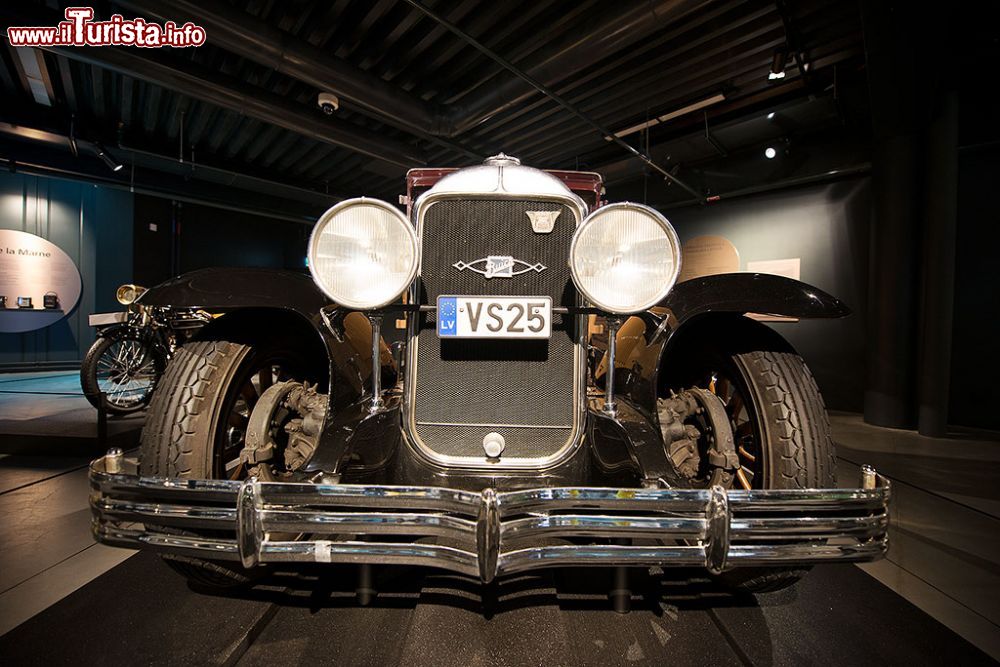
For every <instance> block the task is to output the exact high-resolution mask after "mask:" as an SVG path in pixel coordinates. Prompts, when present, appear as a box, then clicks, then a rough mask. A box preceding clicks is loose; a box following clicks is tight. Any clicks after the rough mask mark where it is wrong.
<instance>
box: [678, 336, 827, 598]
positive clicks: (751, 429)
mask: <svg viewBox="0 0 1000 667" xmlns="http://www.w3.org/2000/svg"><path fill="white" fill-rule="evenodd" d="M693 358H697V359H701V360H703V362H701V363H700V366H701V367H700V368H689V369H688V371H687V373H686V374H685V376H686V377H685V381H686V382H688V383H691V384H695V385H697V386H701V387H705V388H707V389H709V391H711V392H713V393H714V394H716V395H717V396H718V397H719V398H720V399H721V400H722V401H723V403H724V404H725V405H726V412H727V414H728V416H729V419H730V426H731V427H732V429H733V435H734V440H735V445H736V449H737V455H738V457H739V463H740V467H739V469H738V470H737V472H736V476H735V479H734V482H733V488H736V489H808V488H832V487H835V486H836V481H837V479H836V454H835V451H834V444H833V439H832V438H831V435H830V422H829V418H828V417H827V413H826V406H825V405H824V403H823V397H822V395H821V394H820V392H819V387H817V385H816V381H815V379H814V378H813V375H812V373H811V372H810V371H809V368H808V366H806V363H805V361H804V360H803V359H802V357H800V356H799V355H797V354H795V353H794V352H790V351H782V350H750V351H744V350H741V351H732V350H727V349H725V348H722V347H719V346H713V347H712V348H711V349H707V350H703V351H701V352H699V353H697V354H695V355H693ZM687 386H690V384H688V385H687ZM808 570H809V568H802V567H797V568H740V569H736V570H731V571H729V572H726V573H724V574H722V575H721V578H722V580H723V581H724V582H725V583H726V584H727V585H730V586H732V587H734V588H736V589H738V590H743V591H747V592H753V593H763V592H770V591H776V590H780V589H782V588H785V587H787V586H790V585H792V584H794V583H795V582H796V581H798V580H799V579H800V578H801V577H802V576H803V575H804V574H805V573H806V572H808Z"/></svg>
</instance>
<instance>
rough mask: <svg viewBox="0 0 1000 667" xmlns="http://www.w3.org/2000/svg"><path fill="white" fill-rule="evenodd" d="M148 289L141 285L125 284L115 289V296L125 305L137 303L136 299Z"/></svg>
mask: <svg viewBox="0 0 1000 667" xmlns="http://www.w3.org/2000/svg"><path fill="white" fill-rule="evenodd" d="M145 291H146V288H145V287H140V286H139V285H130V284H125V285H122V286H121V287H119V288H118V289H117V290H115V298H116V299H117V300H118V303H120V304H121V305H123V306H131V305H132V304H133V303H135V300H136V299H138V298H139V297H140V296H142V293H143V292H145Z"/></svg>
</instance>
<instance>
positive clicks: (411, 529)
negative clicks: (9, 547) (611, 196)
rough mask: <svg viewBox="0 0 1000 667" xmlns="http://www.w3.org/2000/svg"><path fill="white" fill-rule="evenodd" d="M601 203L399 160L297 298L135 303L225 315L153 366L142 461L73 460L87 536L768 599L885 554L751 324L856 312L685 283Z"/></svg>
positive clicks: (782, 357) (575, 189)
mask: <svg viewBox="0 0 1000 667" xmlns="http://www.w3.org/2000/svg"><path fill="white" fill-rule="evenodd" d="M602 192H603V189H602V186H601V179H600V177H599V176H598V175H596V174H589V173H582V172H556V171H553V172H546V171H541V170H538V169H533V168H529V167H526V166H522V165H521V164H520V162H519V161H518V160H516V159H514V158H511V157H507V156H504V155H502V154H501V155H498V156H496V157H493V158H490V159H488V160H486V162H485V163H484V164H482V165H480V166H475V167H470V168H465V169H459V170H454V169H420V170H413V171H411V172H410V173H409V175H408V188H407V195H406V196H404V197H403V198H402V199H401V203H402V204H405V207H406V211H407V213H408V215H404V214H403V213H402V212H401V211H400V210H399V208H397V207H396V206H394V205H391V204H389V203H386V202H383V201H378V200H374V199H368V198H359V199H352V200H349V201H343V202H341V203H339V204H337V205H336V206H334V207H333V208H331V209H330V210H329V211H327V212H326V213H325V214H323V216H322V217H321V218H320V219H319V221H318V223H317V224H316V227H315V229H314V231H313V233H312V237H311V240H310V243H309V251H308V258H309V270H310V272H311V273H312V279H310V278H309V277H308V276H305V275H303V274H297V273H294V272H274V271H265V270H253V269H211V270H203V271H196V272H194V273H190V274H186V275H182V276H180V277H178V278H175V279H173V280H170V281H167V282H166V283H163V284H161V285H159V286H156V287H154V288H152V289H150V290H149V291H147V292H146V293H145V294H143V295H142V297H141V298H140V303H142V304H144V305H146V306H163V307H168V306H169V307H172V308H191V309H199V310H207V311H210V312H213V313H222V315H221V316H220V317H217V318H216V319H215V320H214V321H212V322H211V323H209V324H208V325H206V326H205V327H204V328H203V329H201V330H200V331H199V332H198V333H197V335H196V336H195V337H194V338H193V340H191V341H189V342H187V343H186V344H184V345H183V346H182V347H180V348H179V349H178V350H177V351H176V353H175V355H174V356H173V358H172V359H171V361H170V363H169V365H168V367H167V369H166V372H165V374H164V376H163V378H162V380H161V381H160V385H159V387H158V389H157V392H156V393H155V395H154V398H153V400H152V403H151V405H150V408H149V416H148V420H147V423H146V426H145V429H144V431H143V434H142V446H141V455H140V457H139V459H138V461H132V460H130V459H126V458H125V457H123V455H122V453H121V451H118V450H112V451H111V452H109V453H108V454H107V455H106V456H104V457H102V458H100V459H98V460H96V461H95V462H94V463H93V464H92V466H91V473H90V474H91V481H92V487H93V496H92V506H93V511H94V516H95V521H94V530H95V535H96V538H97V539H98V540H99V541H101V542H104V543H107V544H114V545H121V546H125V547H137V546H139V547H144V548H150V549H154V550H157V551H160V552H162V554H163V556H164V557H165V558H166V559H167V560H168V562H169V563H170V564H171V565H172V566H173V567H174V568H175V569H177V570H178V571H180V572H182V573H183V574H184V575H186V576H188V577H189V578H191V579H193V580H196V581H199V582H202V583H207V584H215V585H231V584H237V583H243V582H247V581H251V580H252V579H253V578H254V575H255V574H256V573H258V572H260V571H261V570H262V569H264V567H265V566H267V565H268V564H272V563H286V562H313V563H356V564H359V565H361V566H362V569H364V568H365V567H367V566H368V565H370V564H390V565H391V564H417V565H427V566H433V567H439V568H446V569H448V570H452V571H456V572H459V573H464V574H466V575H469V576H472V577H476V578H479V579H481V580H482V581H483V582H490V581H492V580H494V579H495V578H496V577H499V576H502V575H506V574H509V573H514V572H520V571H524V570H529V569H532V568H539V567H553V566H606V567H612V566H613V567H617V568H624V567H635V566H641V567H649V566H660V567H667V566H688V567H690V566H696V567H705V568H707V569H708V570H709V571H710V572H711V573H713V574H714V575H718V576H719V577H721V578H723V579H724V580H725V581H726V582H728V583H729V584H732V585H734V586H739V587H743V588H747V589H751V590H766V589H774V588H779V587H782V586H785V585H787V584H789V583H791V582H793V581H795V580H796V578H797V577H799V576H800V575H801V574H802V572H804V570H805V569H806V568H808V566H809V565H811V564H814V563H820V562H828V561H860V560H871V559H876V558H879V557H881V556H882V555H883V554H884V552H885V550H886V546H887V541H886V524H887V504H888V501H889V486H888V483H887V481H886V480H885V479H884V478H883V477H881V476H879V475H877V474H876V473H875V471H874V470H873V469H871V468H870V467H867V466H865V467H863V468H862V472H861V479H860V481H859V482H858V483H857V488H836V479H835V467H836V464H835V458H834V449H833V443H832V441H831V438H830V429H829V424H828V421H827V416H826V412H825V408H824V405H823V400H822V398H821V396H820V393H819V390H818V389H817V386H816V383H815V381H814V380H813V377H812V375H811V374H810V372H809V369H808V368H807V367H806V365H805V363H804V362H803V360H802V358H801V357H799V356H798V355H797V354H796V353H795V351H794V350H793V349H792V348H791V346H790V345H789V344H788V343H787V342H785V341H784V340H783V339H782V338H781V337H779V336H778V335H777V334H776V333H775V332H774V331H773V330H772V329H770V328H768V327H767V326H765V325H763V324H761V323H760V322H758V321H755V320H754V319H752V318H750V317H748V316H747V314H748V313H764V314H773V315H783V316H790V317H796V318H831V317H842V316H845V315H847V314H848V312H849V311H848V309H847V308H846V307H845V306H844V305H843V304H842V303H841V302H840V301H838V300H837V299H835V298H833V297H832V296H830V295H828V294H826V293H824V292H823V291H821V290H819V289H817V288H815V287H811V286H809V285H806V284H804V283H801V282H797V281H794V280H790V279H786V278H782V277H777V276H769V275H760V274H753V273H739V274H725V275H715V276H708V277H703V278H698V279H694V280H690V281H686V282H682V283H679V284H675V282H676V279H677V276H678V272H679V269H680V261H681V256H680V246H679V242H678V238H677V235H676V233H675V232H674V230H673V228H672V227H671V225H670V223H669V222H668V221H667V220H666V219H665V218H664V217H663V216H662V215H661V214H660V213H658V212H657V211H655V210H653V209H651V208H648V207H646V206H643V205H639V204H632V203H618V204H606V203H605V202H603V201H602V200H601V197H602ZM418 195H419V196H418ZM390 333H391V334H393V335H389V334H390ZM383 334H386V335H385V336H383ZM393 337H395V338H398V339H401V340H398V341H397V342H396V343H393V344H392V345H389V344H388V343H387V342H386V339H390V340H391V339H392V338H393Z"/></svg>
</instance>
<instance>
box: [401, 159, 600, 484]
mask: <svg viewBox="0 0 1000 667" xmlns="http://www.w3.org/2000/svg"><path fill="white" fill-rule="evenodd" d="M470 201H471V202H485V203H490V202H493V203H497V204H498V205H501V206H502V205H518V204H520V203H526V202H538V203H539V204H544V206H545V207H553V206H555V207H558V208H560V209H562V210H564V211H565V216H564V217H569V216H572V218H573V221H572V225H573V228H574V229H575V226H576V225H578V224H579V223H580V221H581V220H582V219H583V218H584V217H585V216H586V213H587V207H586V204H584V202H583V200H582V199H580V197H578V196H577V195H575V194H573V193H572V192H571V191H570V190H569V189H568V188H566V186H565V185H564V184H563V183H562V182H561V181H559V180H558V179H557V178H555V177H554V176H552V175H551V174H547V173H545V172H543V171H540V170H538V169H532V168H530V167H523V166H520V165H519V164H517V163H516V160H510V159H509V158H506V157H503V159H498V160H496V161H488V163H487V164H484V165H481V166H477V167H471V168H468V169H462V170H460V171H458V172H455V173H453V174H451V175H449V176H447V177H445V178H443V179H442V180H441V181H439V182H438V183H437V184H436V185H435V186H434V187H433V188H431V189H430V190H429V191H428V192H426V193H424V195H422V196H421V197H420V198H419V199H418V200H417V202H416V204H415V206H414V217H415V220H414V222H415V224H416V227H417V235H418V237H420V238H421V243H424V242H425V241H424V224H425V218H426V216H427V214H428V211H430V210H431V209H432V208H433V207H435V206H447V205H456V204H457V205H460V204H461V203H462V202H470ZM470 206H473V204H470ZM508 222H511V221H506V220H498V221H496V223H495V224H497V225H503V224H507V223H508ZM512 222H514V223H515V224H516V223H517V222H518V221H512ZM521 222H522V223H523V225H524V229H525V230H528V232H529V233H530V232H531V227H530V220H529V219H528V218H527V217H524V220H523V221H521ZM565 222H567V221H564V223H565ZM522 231H523V230H522ZM543 237H544V235H543V236H540V237H539V238H543ZM431 245H433V246H434V252H435V253H436V254H440V253H441V243H438V244H436V245H435V244H434V242H433V241H431ZM564 245H565V246H566V247H565V248H562V249H561V250H560V252H561V253H562V255H565V256H564V257H563V258H562V260H561V262H559V264H560V265H565V263H566V257H568V253H569V244H568V242H567V243H565V244H564ZM454 252H455V253H456V255H455V259H456V261H457V260H463V261H473V260H477V259H479V257H478V255H477V257H471V256H468V257H466V256H464V255H462V252H463V250H462V249H461V248H459V249H456V250H454ZM480 254H481V253H480ZM459 255H462V256H459ZM562 255H560V256H562ZM421 261H422V262H423V259H422V260H421ZM547 263H548V264H552V263H553V262H551V261H548V262H547ZM449 264H450V262H449ZM424 268H425V267H424V266H423V265H422V266H421V269H420V274H421V280H418V281H416V282H415V284H414V287H413V289H412V290H411V292H410V300H411V302H413V303H423V295H422V294H421V288H422V284H423V271H424ZM556 269H557V267H555V266H553V268H552V270H556ZM437 273H438V274H440V271H438V272H437ZM565 273H566V278H567V281H566V282H567V283H569V284H571V280H570V279H569V274H568V269H566V271H565ZM470 275H471V274H470V273H469V272H466V273H465V274H461V273H456V274H455V284H456V288H457V287H458V286H460V285H464V287H463V288H462V289H460V290H459V291H457V292H456V291H449V290H448V289H447V286H445V287H444V288H443V289H442V288H441V280H440V275H437V276H436V280H435V289H434V290H433V291H434V295H436V294H438V293H442V294H447V293H451V294H462V293H465V294H467V295H469V296H473V295H483V296H488V295H490V294H491V293H492V292H493V291H495V290H493V289H491V288H490V286H489V285H488V281H484V282H483V285H484V287H482V288H481V290H476V289H474V283H472V282H470V280H469V276H470ZM496 280H498V279H493V281H494V282H496ZM500 280H503V279H500ZM494 287H495V285H494ZM550 287H551V286H550ZM501 293H503V290H500V291H497V294H501ZM434 295H431V296H429V297H428V303H427V304H425V305H427V306H431V307H433V306H435V302H434V298H433V296H434ZM538 295H543V294H538ZM544 295H545V296H550V297H553V305H554V306H559V305H566V304H563V303H561V302H560V299H559V296H558V295H554V294H544ZM518 296H536V295H535V294H518ZM573 299H574V302H575V299H576V296H575V293H574V296H573ZM570 305H573V304H570ZM435 317H436V313H434V312H429V313H422V314H414V315H411V316H410V318H409V319H410V322H409V326H408V339H409V342H408V345H407V368H408V372H407V373H406V384H405V387H404V399H403V401H404V411H403V412H404V419H403V424H404V431H405V434H406V441H407V443H408V444H409V445H410V446H411V447H412V448H413V449H414V450H415V452H416V453H417V454H418V455H419V456H420V457H421V458H423V459H424V460H425V461H427V462H429V463H431V464H432V465H436V466H440V467H445V468H449V469H465V470H477V469H483V470H485V469H490V470H518V469H520V470H528V469H533V470H540V469H545V468H549V467H553V466H556V465H558V464H560V463H561V462H563V461H565V460H566V459H567V458H569V457H570V456H572V454H573V452H574V451H575V450H576V448H577V447H578V446H579V445H580V443H581V442H582V440H583V435H584V422H585V415H586V405H585V403H586V401H585V399H586V368H585V364H586V350H585V341H584V338H585V333H586V318H585V316H582V315H577V316H571V315H557V316H554V319H556V320H561V319H563V318H572V321H568V322H565V325H566V327H567V330H568V331H573V332H575V336H573V337H572V339H571V341H570V342H571V344H572V346H573V347H572V348H571V349H570V350H569V351H566V350H561V352H560V355H559V356H560V358H562V357H563V356H565V357H567V358H566V359H565V362H566V363H567V364H571V365H572V368H566V369H565V370H566V375H567V377H566V382H565V384H566V385H568V386H567V387H566V391H567V393H569V394H570V395H571V400H572V404H571V405H569V406H567V410H568V413H567V414H565V415H563V416H565V417H567V418H568V419H565V420H564V421H560V423H559V425H558V426H553V425H551V424H547V423H546V424H543V425H533V424H529V423H527V422H528V421H529V420H525V419H521V420H518V419H496V420H495V422H496V423H493V422H492V421H490V420H483V419H472V420H471V422H470V423H468V424H466V423H464V422H463V420H462V419H458V418H449V419H443V418H439V417H438V418H431V417H429V416H428V415H423V416H421V415H420V414H418V412H419V408H418V398H419V396H420V394H427V396H425V397H424V399H425V400H424V403H425V404H427V403H428V401H430V405H432V410H431V412H434V413H440V412H442V410H444V408H443V407H442V406H444V405H446V404H451V403H453V402H454V401H442V400H434V399H435V398H437V399H439V398H440V397H439V394H440V393H441V392H439V391H435V390H433V389H431V390H429V391H423V390H420V391H418V389H420V388H421V387H423V386H422V385H420V383H421V371H422V370H423V369H422V365H421V363H420V359H421V357H422V354H423V350H422V349H421V346H420V339H421V337H423V338H424V339H425V340H429V338H428V337H433V336H435V334H434V332H433V331H428V330H426V327H425V326H423V325H422V323H423V319H424V318H427V320H429V321H430V323H431V324H433V320H434V318H435ZM553 333H554V335H560V334H559V333H556V332H555V331H554V332H553ZM421 334H422V335H421ZM431 342H433V343H434V345H435V346H438V345H440V342H439V341H437V340H436V339H435V340H433V341H431ZM474 342H476V343H481V344H482V343H483V341H474ZM559 342H563V341H561V340H560V341H559ZM456 343H457V341H448V344H449V345H452V346H453V347H454V346H455V345H456ZM487 345H488V343H487V344H483V345H480V347H483V348H484V349H485V347H486V346H487ZM425 347H426V346H425ZM562 347H566V346H565V345H563V346H562ZM434 353H438V350H437V349H436V348H435V350H434ZM441 354H442V355H443V352H441ZM546 358H547V357H546ZM437 361H438V360H436V359H435V362H437ZM453 363H454V364H455V365H456V367H457V366H458V363H457V362H453ZM497 363H498V364H503V363H504V362H502V361H501V362H497ZM515 363H516V362H515ZM443 365H444V363H443V358H442V360H441V362H437V363H435V367H441V366H443ZM465 365H466V366H469V364H465ZM423 366H424V367H426V366H427V364H426V363H425V364H423ZM440 370H441V368H438V371H440ZM570 371H571V378H572V379H571V380H570V377H569V376H570ZM456 372H457V371H456ZM470 375H473V374H472V373H471V371H470V372H468V373H466V375H465V376H464V377H468V376H470ZM427 379H428V380H429V381H431V382H438V383H440V382H442V381H443V380H442V378H440V377H437V376H435V377H434V378H430V377H428V378H427ZM523 384H524V385H525V386H524V387H523V391H524V393H525V396H529V395H531V392H532V385H533V384H534V383H533V382H526V383H523ZM424 388H425V389H426V387H424ZM488 389H489V388H485V389H484V392H486V391H488ZM500 389H502V390H505V391H506V390H511V388H509V387H501V388H500ZM501 393H502V392H501ZM508 394H509V391H508ZM484 395H485V394H484ZM474 398H475V399H476V401H477V405H478V404H481V403H483V400H482V399H483V396H478V395H477V396H476V397H474ZM460 407H461V406H460V405H456V406H455V408H456V410H458V409H460ZM524 412H525V410H511V413H512V414H521V413H524ZM541 412H542V411H539V415H538V417H539V418H541V417H543V415H542V414H541ZM487 421H489V422H490V423H487ZM543 421H544V420H543ZM565 422H571V423H565ZM557 428H558V429H559V431H558V437H555V436H553V434H554V433H557V431H556V429H557ZM535 429H537V430H536V431H535V432H532V431H533V430H535ZM493 431H497V432H501V433H502V434H504V436H505V437H506V438H507V440H508V443H509V445H512V446H509V447H508V449H509V453H508V454H507V456H505V457H502V458H501V459H500V460H499V461H489V460H487V459H486V457H485V455H484V453H483V451H482V445H481V442H482V439H483V437H484V436H485V435H486V434H487V433H490V432H493ZM512 434H515V435H514V436H513V437H512ZM522 434H523V435H522ZM435 439H437V440H439V441H440V442H435ZM518 439H520V440H523V441H524V442H523V443H520V444H518V443H517V440H518ZM459 440H460V441H459ZM543 443H544V444H543Z"/></svg>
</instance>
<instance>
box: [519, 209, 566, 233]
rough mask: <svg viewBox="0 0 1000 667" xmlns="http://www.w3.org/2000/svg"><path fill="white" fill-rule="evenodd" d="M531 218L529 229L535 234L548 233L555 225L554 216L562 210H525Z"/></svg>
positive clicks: (556, 216)
mask: <svg viewBox="0 0 1000 667" xmlns="http://www.w3.org/2000/svg"><path fill="white" fill-rule="evenodd" d="M525 213H526V214H527V215H528V219H529V220H531V229H532V231H534V232H535V233H536V234H548V233H550V232H551V231H552V229H553V228H554V227H555V226H556V218H558V217H559V214H560V213H562V211H525Z"/></svg>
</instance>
